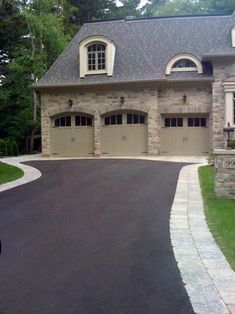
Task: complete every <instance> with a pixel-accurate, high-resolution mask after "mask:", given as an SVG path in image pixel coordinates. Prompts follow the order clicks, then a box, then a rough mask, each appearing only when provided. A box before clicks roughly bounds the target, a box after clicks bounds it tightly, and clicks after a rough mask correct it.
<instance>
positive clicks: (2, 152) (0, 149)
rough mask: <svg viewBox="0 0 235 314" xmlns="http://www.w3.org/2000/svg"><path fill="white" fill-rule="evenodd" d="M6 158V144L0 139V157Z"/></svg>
mask: <svg viewBox="0 0 235 314" xmlns="http://www.w3.org/2000/svg"><path fill="white" fill-rule="evenodd" d="M3 156H7V142H6V141H5V140H3V139H0V157H3Z"/></svg>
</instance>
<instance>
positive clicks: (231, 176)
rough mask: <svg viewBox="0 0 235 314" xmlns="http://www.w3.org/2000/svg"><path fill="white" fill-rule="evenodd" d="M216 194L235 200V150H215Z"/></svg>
mask: <svg viewBox="0 0 235 314" xmlns="http://www.w3.org/2000/svg"><path fill="white" fill-rule="evenodd" d="M214 155H215V193H216V195H217V196H223V197H227V198H234V199H235V149H232V150H228V149H215V150H214Z"/></svg>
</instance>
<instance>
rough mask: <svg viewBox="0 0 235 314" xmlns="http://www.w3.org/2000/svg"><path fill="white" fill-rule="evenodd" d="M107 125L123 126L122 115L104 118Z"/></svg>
mask: <svg viewBox="0 0 235 314" xmlns="http://www.w3.org/2000/svg"><path fill="white" fill-rule="evenodd" d="M104 124H105V125H115V124H122V115H121V114H114V115H112V116H108V117H105V118H104Z"/></svg>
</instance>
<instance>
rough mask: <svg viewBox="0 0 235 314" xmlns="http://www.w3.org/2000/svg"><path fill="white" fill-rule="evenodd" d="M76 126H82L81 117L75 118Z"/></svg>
mask: <svg viewBox="0 0 235 314" xmlns="http://www.w3.org/2000/svg"><path fill="white" fill-rule="evenodd" d="M75 125H76V126H80V125H81V118H80V116H76V117H75Z"/></svg>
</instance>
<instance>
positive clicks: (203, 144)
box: [161, 115, 210, 156]
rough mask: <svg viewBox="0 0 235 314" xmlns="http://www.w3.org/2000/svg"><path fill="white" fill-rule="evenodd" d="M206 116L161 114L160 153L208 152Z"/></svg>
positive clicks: (207, 122) (194, 153)
mask: <svg viewBox="0 0 235 314" xmlns="http://www.w3.org/2000/svg"><path fill="white" fill-rule="evenodd" d="M209 147H210V144H209V121H208V116H195V115H190V116H163V117H162V128H161V153H162V154H168V155H178V156H179V155H182V156H183V155H189V156H190V155H191V156H193V155H195V156H197V155H205V154H207V153H209Z"/></svg>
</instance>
